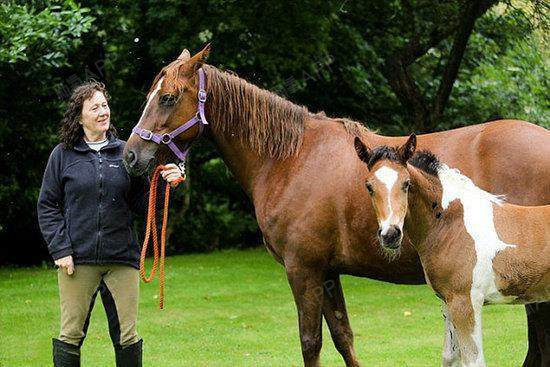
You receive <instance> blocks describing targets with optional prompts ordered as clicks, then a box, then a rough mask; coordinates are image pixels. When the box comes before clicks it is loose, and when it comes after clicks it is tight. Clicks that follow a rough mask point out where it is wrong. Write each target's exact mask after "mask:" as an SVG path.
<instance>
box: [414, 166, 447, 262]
mask: <svg viewBox="0 0 550 367" xmlns="http://www.w3.org/2000/svg"><path fill="white" fill-rule="evenodd" d="M408 169H409V173H410V177H411V183H412V186H411V189H410V191H409V195H408V207H409V210H408V213H407V217H406V219H405V230H406V231H407V235H408V237H409V238H410V240H411V242H412V244H413V246H414V247H415V249H416V250H417V252H418V253H419V255H420V256H421V257H422V253H423V252H425V251H431V250H433V248H432V247H433V246H438V244H439V241H438V239H439V238H440V236H441V231H442V230H443V229H444V228H445V225H443V222H444V221H445V223H447V222H448V221H449V222H453V216H454V215H455V213H454V212H455V211H454V210H446V211H444V210H443V208H442V206H441V187H440V186H439V185H438V183H437V182H438V181H437V177H435V176H432V175H430V174H427V173H424V172H422V171H421V170H419V169H417V168H415V167H412V166H410V165H409V167H408Z"/></svg>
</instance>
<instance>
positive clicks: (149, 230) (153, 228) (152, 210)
mask: <svg viewBox="0 0 550 367" xmlns="http://www.w3.org/2000/svg"><path fill="white" fill-rule="evenodd" d="M164 169H166V167H164V166H157V168H156V169H155V172H154V173H153V179H152V181H151V187H150V189H149V207H148V211H147V225H146V228H145V238H144V240H143V247H142V248H141V257H140V259H139V275H140V277H141V279H142V280H143V281H144V282H145V283H149V282H150V281H152V280H153V279H154V278H155V272H156V271H157V265H159V246H158V236H157V218H156V208H157V185H158V179H159V176H160V173H161V171H163V170H164ZM184 180H185V177H181V178H178V179H177V180H175V181H172V182H171V184H170V185H166V191H165V193H164V212H163V215H162V227H161V234H160V266H159V288H160V289H159V308H160V309H161V310H162V309H163V308H164V255H165V250H166V224H167V223H168V203H169V202H170V186H172V187H176V186H177V185H178V184H179V183H180V182H182V181H184ZM151 234H152V235H153V267H152V269H151V274H150V275H149V276H148V277H147V276H146V275H145V256H146V254H147V246H148V245H149V238H150V236H151Z"/></svg>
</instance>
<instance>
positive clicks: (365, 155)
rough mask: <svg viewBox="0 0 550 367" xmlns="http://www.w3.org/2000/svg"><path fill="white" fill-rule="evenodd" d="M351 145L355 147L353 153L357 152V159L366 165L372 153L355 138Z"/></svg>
mask: <svg viewBox="0 0 550 367" xmlns="http://www.w3.org/2000/svg"><path fill="white" fill-rule="evenodd" d="M353 144H354V145H355V151H356V152H357V156H358V157H359V159H361V160H362V161H363V162H365V163H366V164H368V163H369V159H370V157H371V155H372V151H371V150H370V149H369V148H368V147H367V146H366V145H365V144H363V142H362V141H361V139H359V138H358V137H357V136H356V137H355V140H354V142H353Z"/></svg>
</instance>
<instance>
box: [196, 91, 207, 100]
mask: <svg viewBox="0 0 550 367" xmlns="http://www.w3.org/2000/svg"><path fill="white" fill-rule="evenodd" d="M197 97H198V98H199V101H200V102H206V91H205V90H204V89H200V90H199V93H198V96H197Z"/></svg>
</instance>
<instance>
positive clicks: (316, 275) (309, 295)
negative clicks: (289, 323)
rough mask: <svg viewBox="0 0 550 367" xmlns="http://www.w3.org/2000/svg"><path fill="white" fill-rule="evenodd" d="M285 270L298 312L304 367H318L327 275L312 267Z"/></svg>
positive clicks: (294, 267) (287, 266) (293, 267)
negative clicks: (324, 285)
mask: <svg viewBox="0 0 550 367" xmlns="http://www.w3.org/2000/svg"><path fill="white" fill-rule="evenodd" d="M285 265H286V264H285ZM285 267H286V273H287V277H288V282H289V284H290V288H291V289H292V294H293V295H294V302H295V303H296V308H297V310H298V323H299V328H300V341H301V344H302V356H303V358H304V365H305V367H317V366H319V354H320V352H321V345H322V336H321V330H322V329H321V322H322V315H321V310H322V304H323V293H324V292H323V281H324V274H323V273H322V272H321V271H319V270H318V269H313V268H311V267H304V266H296V265H290V266H289V265H286V266H285Z"/></svg>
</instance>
